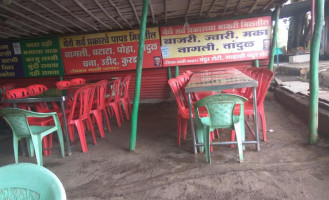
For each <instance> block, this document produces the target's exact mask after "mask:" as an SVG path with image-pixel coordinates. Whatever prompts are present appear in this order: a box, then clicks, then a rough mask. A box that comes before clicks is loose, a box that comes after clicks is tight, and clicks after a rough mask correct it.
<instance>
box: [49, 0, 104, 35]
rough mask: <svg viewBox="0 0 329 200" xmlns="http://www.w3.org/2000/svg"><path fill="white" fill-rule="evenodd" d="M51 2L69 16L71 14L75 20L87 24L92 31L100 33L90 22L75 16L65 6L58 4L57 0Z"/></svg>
mask: <svg viewBox="0 0 329 200" xmlns="http://www.w3.org/2000/svg"><path fill="white" fill-rule="evenodd" d="M51 2H53V3H54V4H56V5H57V6H58V7H60V8H61V9H62V10H64V11H66V12H67V13H68V14H70V15H71V16H72V17H74V18H75V19H77V20H78V21H80V22H82V23H84V24H87V25H88V26H89V27H91V28H92V29H94V30H96V31H99V29H98V28H97V27H95V26H93V25H91V24H90V23H89V22H87V21H85V20H83V19H81V18H80V17H78V16H76V15H75V14H73V13H72V12H71V11H70V10H69V9H68V8H66V7H65V6H63V5H62V4H60V3H59V2H57V0H51Z"/></svg>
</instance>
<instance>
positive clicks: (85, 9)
mask: <svg viewBox="0 0 329 200" xmlns="http://www.w3.org/2000/svg"><path fill="white" fill-rule="evenodd" d="M74 2H75V3H76V4H78V6H79V7H80V8H81V9H82V10H84V11H85V12H86V13H87V14H88V15H89V16H91V17H92V18H93V19H94V20H96V21H98V22H99V23H100V24H102V25H103V26H105V27H106V28H108V29H110V30H112V27H111V26H109V25H107V24H105V23H104V22H103V21H102V20H100V19H98V17H96V16H95V15H94V14H93V13H91V12H90V11H89V10H88V9H87V8H86V7H85V6H84V5H83V4H82V3H81V2H80V1H79V0H74Z"/></svg>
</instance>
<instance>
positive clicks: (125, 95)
mask: <svg viewBox="0 0 329 200" xmlns="http://www.w3.org/2000/svg"><path fill="white" fill-rule="evenodd" d="M130 79H131V76H130V75H128V76H126V77H125V78H124V79H123V81H122V85H121V91H120V94H121V97H120V99H119V101H120V102H121V103H122V105H123V109H124V111H125V113H126V119H127V120H130V115H131V113H132V110H131V104H130V99H129V92H128V91H129V83H130Z"/></svg>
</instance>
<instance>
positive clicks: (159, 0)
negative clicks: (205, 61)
mask: <svg viewBox="0 0 329 200" xmlns="http://www.w3.org/2000/svg"><path fill="white" fill-rule="evenodd" d="M284 2H286V0H149V11H148V26H161V25H165V24H171V23H177V22H180V23H184V21H185V20H186V19H187V20H188V21H193V20H204V19H212V18H218V19H220V18H227V17H232V16H237V15H251V14H262V13H266V12H269V11H270V9H271V8H274V7H276V6H281V5H282V4H283V3H284ZM142 6H143V1H142V0H3V1H1V2H0V39H7V38H24V37H31V36H36V37H38V36H48V35H67V34H81V33H87V32H88V33H89V32H100V31H109V30H127V29H138V28H139V25H140V17H141V14H142Z"/></svg>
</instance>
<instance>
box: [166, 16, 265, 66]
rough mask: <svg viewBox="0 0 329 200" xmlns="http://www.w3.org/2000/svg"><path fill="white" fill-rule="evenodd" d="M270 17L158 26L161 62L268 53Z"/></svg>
mask: <svg viewBox="0 0 329 200" xmlns="http://www.w3.org/2000/svg"><path fill="white" fill-rule="evenodd" d="M270 36H271V17H270V16H264V17H255V18H246V19H236V20H227V21H218V22H209V23H202V24H201V23H200V24H190V25H189V27H187V28H184V27H183V26H182V25H180V26H169V27H161V45H162V46H161V51H162V57H163V65H164V66H175V65H192V64H205V63H218V62H234V61H242V60H255V59H266V58H268V57H269V49H270Z"/></svg>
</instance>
